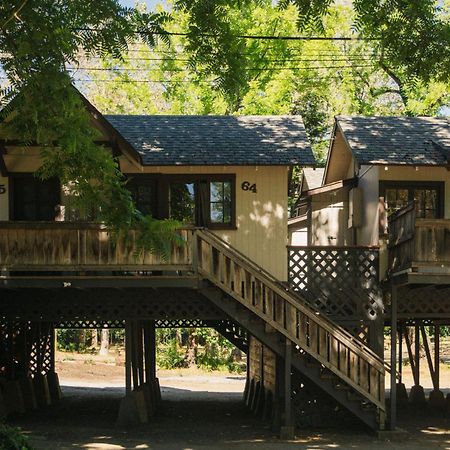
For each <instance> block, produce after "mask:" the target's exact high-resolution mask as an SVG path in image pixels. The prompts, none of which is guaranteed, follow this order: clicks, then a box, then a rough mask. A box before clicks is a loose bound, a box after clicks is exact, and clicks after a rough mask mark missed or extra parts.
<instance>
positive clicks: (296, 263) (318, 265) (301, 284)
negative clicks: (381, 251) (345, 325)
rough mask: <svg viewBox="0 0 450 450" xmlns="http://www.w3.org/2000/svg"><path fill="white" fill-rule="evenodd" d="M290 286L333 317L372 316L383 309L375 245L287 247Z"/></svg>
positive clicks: (356, 317)
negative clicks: (365, 246) (367, 246)
mask: <svg viewBox="0 0 450 450" xmlns="http://www.w3.org/2000/svg"><path fill="white" fill-rule="evenodd" d="M289 286H290V288H292V289H294V290H297V291H299V292H300V293H301V295H302V296H303V297H304V298H305V299H306V300H308V301H309V302H310V303H311V304H312V305H313V306H314V307H315V308H317V309H318V310H319V311H321V312H323V313H324V314H327V315H329V316H331V317H333V318H354V319H363V320H364V319H366V320H375V319H376V318H377V317H378V316H380V315H381V314H382V312H383V301H382V293H381V290H380V287H379V283H378V250H377V249H372V248H362V247H361V248H360V247H355V248H353V247H349V248H343V247H290V249H289Z"/></svg>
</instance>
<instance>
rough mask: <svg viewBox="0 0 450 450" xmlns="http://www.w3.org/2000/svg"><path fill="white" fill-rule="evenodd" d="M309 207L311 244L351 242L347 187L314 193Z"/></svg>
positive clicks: (343, 243)
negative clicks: (310, 210)
mask: <svg viewBox="0 0 450 450" xmlns="http://www.w3.org/2000/svg"><path fill="white" fill-rule="evenodd" d="M311 208H312V214H311V219H312V223H311V245H333V246H334V245H346V244H350V243H351V242H350V240H351V233H350V230H349V229H348V189H340V190H338V191H333V192H326V193H323V194H318V195H314V196H313V198H312V201H311Z"/></svg>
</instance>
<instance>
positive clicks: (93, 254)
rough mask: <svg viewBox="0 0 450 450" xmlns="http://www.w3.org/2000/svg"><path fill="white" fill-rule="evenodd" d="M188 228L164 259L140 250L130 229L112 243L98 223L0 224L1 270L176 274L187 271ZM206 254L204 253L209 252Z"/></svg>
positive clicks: (190, 259) (189, 252) (189, 253)
mask: <svg viewBox="0 0 450 450" xmlns="http://www.w3.org/2000/svg"><path fill="white" fill-rule="evenodd" d="M193 232H194V230H193V229H181V230H179V233H180V235H181V236H182V238H183V239H184V240H185V241H186V245H184V246H181V247H179V246H177V245H175V244H173V245H172V248H171V251H170V254H169V255H168V257H167V258H164V257H163V256H161V255H156V254H152V253H151V252H149V251H146V250H143V249H141V248H139V246H138V241H137V235H136V232H135V231H134V230H131V231H130V232H129V233H128V235H127V236H126V237H124V238H120V239H118V240H117V241H116V240H115V239H114V238H113V237H112V236H111V234H110V233H108V231H107V230H106V229H105V228H104V227H103V226H102V225H100V224H92V223H71V222H0V267H1V268H2V269H3V270H16V271H63V270H64V271H96V270H97V271H105V270H109V271H112V270H114V271H116V270H117V271H127V270H129V271H136V270H142V271H145V270H170V269H172V270H180V267H182V268H184V269H187V268H191V267H192V255H191V253H192V246H191V242H192V235H193ZM208 254H209V252H208Z"/></svg>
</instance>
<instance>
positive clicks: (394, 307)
mask: <svg viewBox="0 0 450 450" xmlns="http://www.w3.org/2000/svg"><path fill="white" fill-rule="evenodd" d="M396 353H397V287H396V286H392V288H391V405H390V406H391V408H390V409H391V413H390V422H389V426H390V429H391V431H394V430H395V428H396V426H397V354H396Z"/></svg>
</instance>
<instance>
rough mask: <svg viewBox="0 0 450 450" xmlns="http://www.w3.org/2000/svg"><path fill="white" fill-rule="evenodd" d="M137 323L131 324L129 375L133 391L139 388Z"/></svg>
mask: <svg viewBox="0 0 450 450" xmlns="http://www.w3.org/2000/svg"><path fill="white" fill-rule="evenodd" d="M136 324H137V322H136V321H132V322H131V374H132V378H133V389H136V388H137V387H138V386H139V378H138V357H137V341H138V338H137V326H136Z"/></svg>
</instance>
